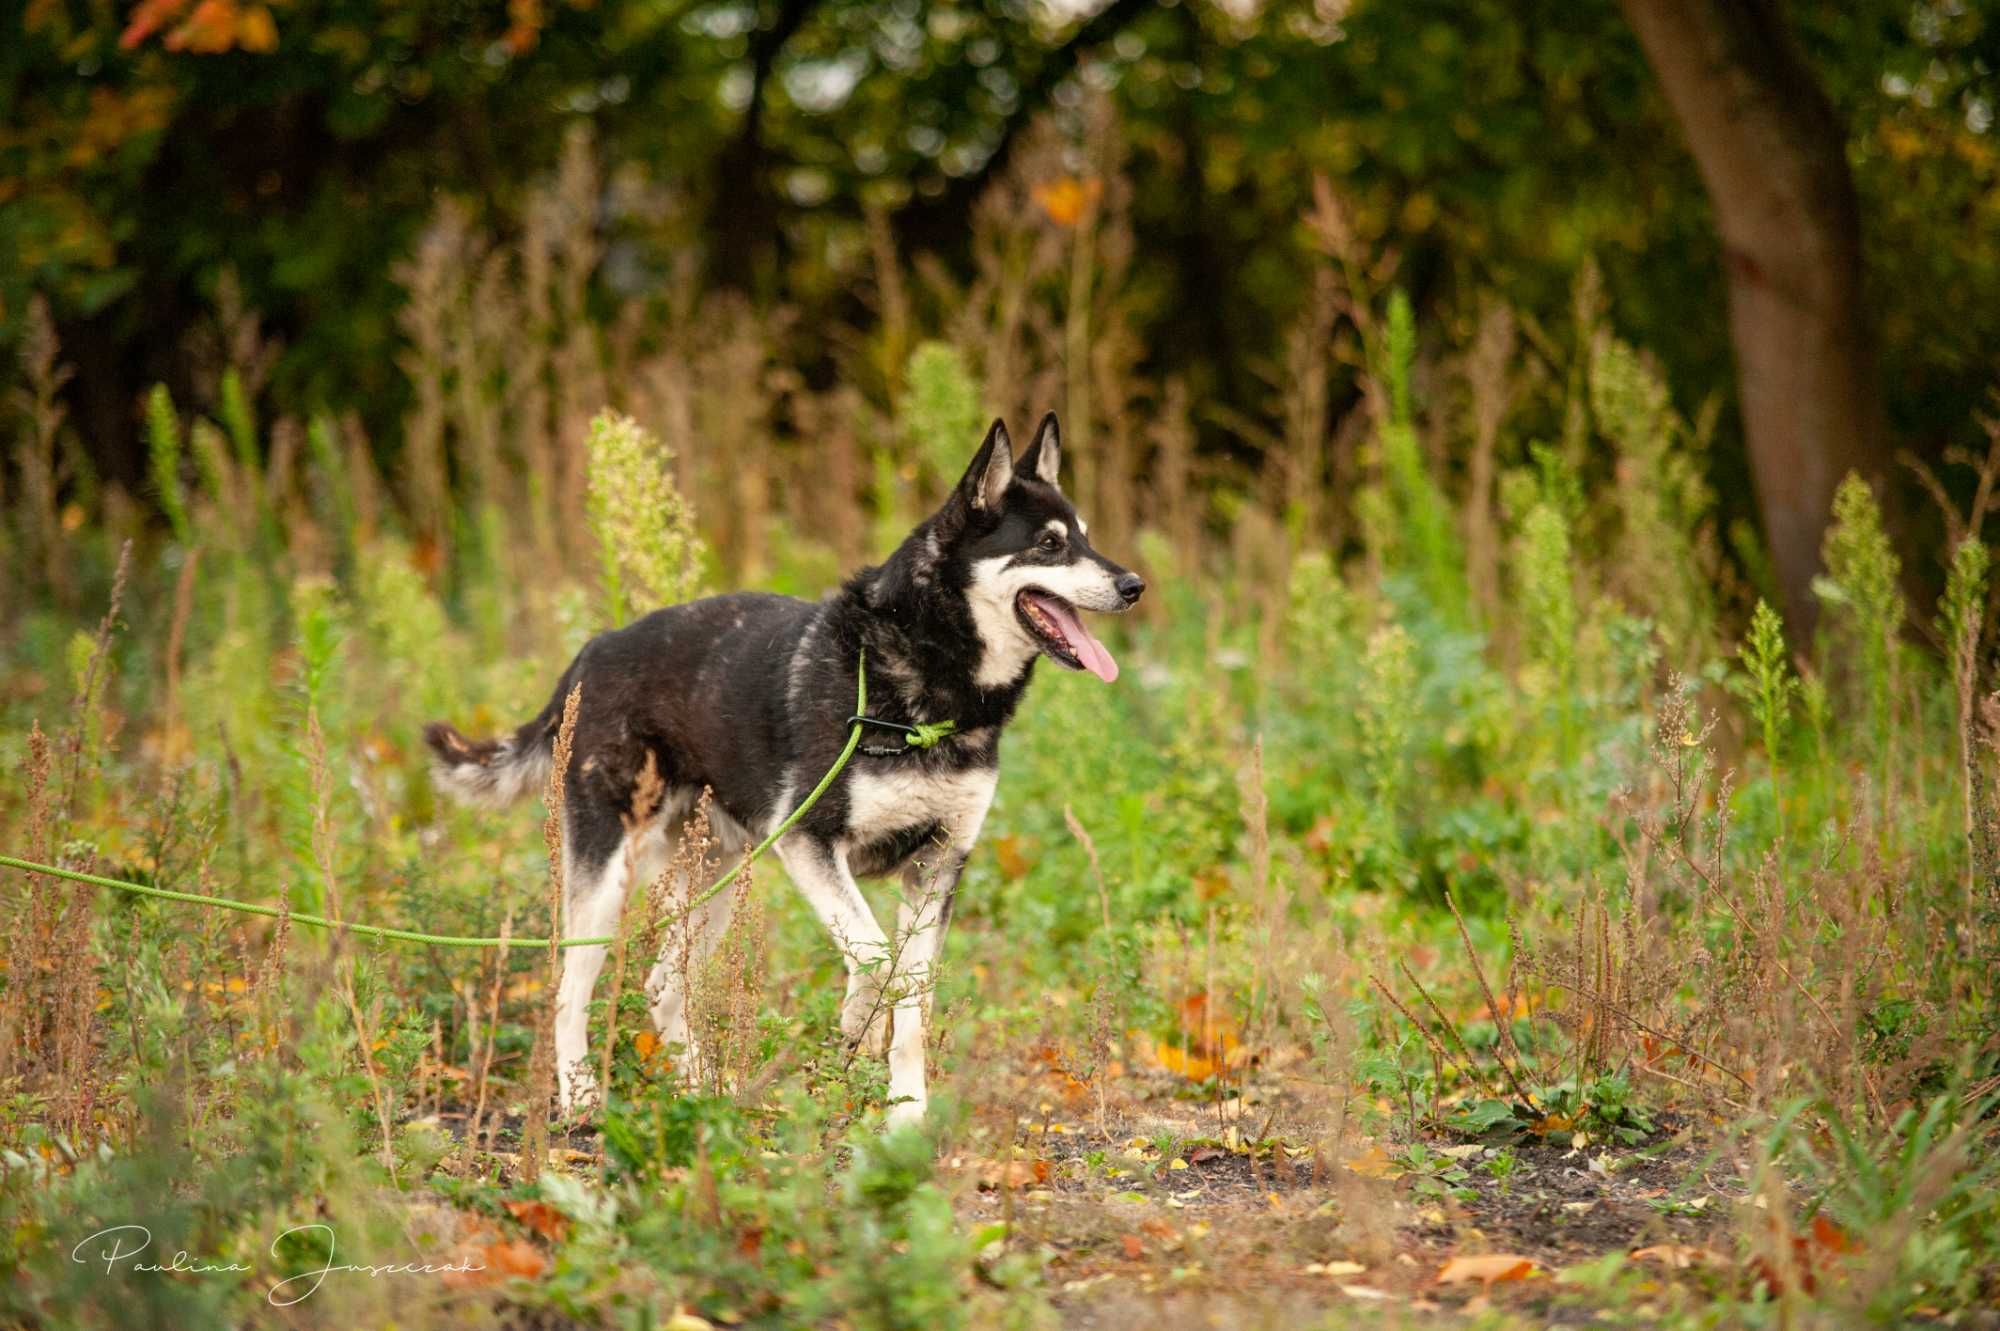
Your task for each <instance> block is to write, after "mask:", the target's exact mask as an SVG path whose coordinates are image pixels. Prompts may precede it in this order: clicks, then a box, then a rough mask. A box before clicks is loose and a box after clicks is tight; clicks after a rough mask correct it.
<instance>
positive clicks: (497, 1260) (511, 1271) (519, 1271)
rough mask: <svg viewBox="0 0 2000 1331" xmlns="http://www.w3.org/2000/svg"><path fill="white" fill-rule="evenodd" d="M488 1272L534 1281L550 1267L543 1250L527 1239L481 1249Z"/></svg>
mask: <svg viewBox="0 0 2000 1331" xmlns="http://www.w3.org/2000/svg"><path fill="white" fill-rule="evenodd" d="M481 1255H482V1256H483V1257H484V1258H485V1261H486V1266H487V1269H488V1270H491V1271H498V1272H499V1273H500V1274H501V1275H503V1276H522V1277H525V1278H527V1279H530V1280H532V1279H533V1278H534V1277H536V1276H538V1275H540V1274H541V1273H542V1271H543V1270H544V1269H545V1268H546V1267H547V1266H548V1264H549V1259H548V1258H546V1257H544V1256H542V1252H541V1249H539V1248H537V1247H536V1246H535V1245H534V1244H532V1243H529V1242H527V1241H526V1240H525V1239H506V1240H503V1241H502V1242H499V1243H489V1244H487V1245H486V1247H485V1248H483V1249H481Z"/></svg>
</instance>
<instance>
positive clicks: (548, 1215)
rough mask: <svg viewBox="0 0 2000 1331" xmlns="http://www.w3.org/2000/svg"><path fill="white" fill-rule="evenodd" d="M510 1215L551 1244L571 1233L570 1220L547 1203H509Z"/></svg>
mask: <svg viewBox="0 0 2000 1331" xmlns="http://www.w3.org/2000/svg"><path fill="white" fill-rule="evenodd" d="M507 1211H508V1214H510V1215H512V1216H513V1217H514V1218H515V1219H516V1220H518V1221H520V1222H521V1223H522V1224H523V1225H525V1226H527V1227H528V1228H529V1229H531V1230H533V1231H534V1232H535V1233H537V1234H540V1235H541V1236H542V1237H543V1238H545V1239H547V1240H548V1241H549V1242H551V1243H560V1242H562V1239H563V1236H564V1235H565V1234H567V1233H569V1218H568V1217H567V1216H565V1215H564V1214H563V1213H562V1212H561V1211H558V1210H556V1208H555V1207H553V1206H550V1205H549V1204H548V1203H547V1202H539V1201H534V1202H508V1203H507Z"/></svg>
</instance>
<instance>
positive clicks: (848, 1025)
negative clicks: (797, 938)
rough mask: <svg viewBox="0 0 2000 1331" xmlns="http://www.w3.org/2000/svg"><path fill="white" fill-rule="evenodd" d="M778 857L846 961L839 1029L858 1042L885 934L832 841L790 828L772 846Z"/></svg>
mask: <svg viewBox="0 0 2000 1331" xmlns="http://www.w3.org/2000/svg"><path fill="white" fill-rule="evenodd" d="M777 852H778V859H779V861H780V862H781V863H783V864H784V866H785V872H786V873H788V874H790V875H791V878H792V882H793V883H794V884H796V885H797V887H798V889H799V892H800V893H801V894H802V895H803V896H804V897H805V899H806V904H807V905H809V906H811V907H812V909H813V914H815V915H817V916H819V922H820V923H821V924H823V925H825V926H826V931H827V932H828V933H830V934H832V935H833V941H834V943H835V944H836V945H838V946H839V948H840V955H841V958H842V960H844V961H845V962H846V963H847V998H846V1001H844V1002H843V1003H842V1004H841V1008H840V1033H841V1035H843V1036H844V1037H846V1039H847V1041H848V1042H849V1043H850V1044H859V1043H861V1041H862V1039H863V1037H865V1036H866V1035H867V1034H868V1027H869V1025H870V1022H871V1020H872V1019H873V1017H874V1016H875V1014H876V1011H877V1010H878V1009H879V1008H880V1007H881V994H882V986H883V985H884V984H885V983H886V982H887V980H888V971H889V938H888V935H887V934H884V933H883V932H882V926H881V925H880V924H877V923H876V922H875V912H874V911H872V910H870V909H869V908H868V899H867V898H866V897H864V896H862V895H861V888H860V886H859V885H858V884H856V883H855V881H854V875H853V874H852V873H851V872H849V870H848V867H847V855H846V853H845V852H844V851H842V850H841V849H840V848H839V847H837V846H830V845H828V844H826V843H825V842H823V841H820V840H818V839H816V838H812V837H808V836H806V835H805V834H803V833H799V832H794V833H792V834H790V835H789V836H786V837H785V838H784V839H783V840H781V841H779V842H778V845H777Z"/></svg>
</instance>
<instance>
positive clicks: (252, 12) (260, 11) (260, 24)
mask: <svg viewBox="0 0 2000 1331" xmlns="http://www.w3.org/2000/svg"><path fill="white" fill-rule="evenodd" d="M236 45H237V46H238V47H239V48H240V49H242V50H245V51H256V52H260V53H261V52H264V51H275V50H277V49H278V21H277V20H276V19H274V18H272V17H271V11H270V9H269V8H268V7H266V6H264V5H252V6H250V8H248V9H246V10H244V11H243V17H242V18H241V19H238V20H237V23H236Z"/></svg>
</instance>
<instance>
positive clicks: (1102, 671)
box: [1041, 600, 1118, 684]
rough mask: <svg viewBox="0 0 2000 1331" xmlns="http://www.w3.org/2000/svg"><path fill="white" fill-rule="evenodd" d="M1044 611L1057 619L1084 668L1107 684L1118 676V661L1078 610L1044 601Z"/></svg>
mask: <svg viewBox="0 0 2000 1331" xmlns="http://www.w3.org/2000/svg"><path fill="white" fill-rule="evenodd" d="M1041 605H1042V609H1043V611H1045V612H1046V613H1047V614H1048V616H1049V618H1051V619H1053V620H1055V622H1056V627H1057V628H1060V629H1061V630H1062V635H1063V636H1064V637H1065V638H1068V639H1069V645H1070V647H1071V648H1072V649H1073V650H1074V651H1075V652H1076V659H1077V660H1079V661H1081V662H1083V668H1084V669H1085V670H1088V671H1089V672H1090V673H1091V674H1093V675H1095V676H1097V677H1098V678H1099V679H1101V680H1103V681H1104V682H1105V683H1106V684H1109V683H1111V682H1112V681H1113V680H1115V679H1117V678H1118V663H1117V662H1116V661H1114V660H1112V659H1111V653H1110V652H1108V651H1106V650H1105V648H1104V644H1103V643H1101V642H1099V641H1098V640H1097V638H1096V637H1095V636H1094V635H1093V634H1092V633H1091V631H1090V630H1089V629H1087V628H1085V627H1084V626H1083V621H1082V620H1081V619H1078V618H1077V617H1076V612H1075V611H1074V610H1071V609H1070V608H1069V607H1068V606H1066V605H1064V604H1063V603H1062V602H1060V601H1053V600H1051V601H1043V602H1042V603H1041Z"/></svg>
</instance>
